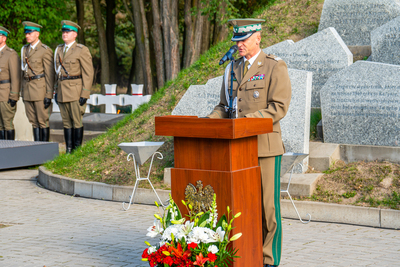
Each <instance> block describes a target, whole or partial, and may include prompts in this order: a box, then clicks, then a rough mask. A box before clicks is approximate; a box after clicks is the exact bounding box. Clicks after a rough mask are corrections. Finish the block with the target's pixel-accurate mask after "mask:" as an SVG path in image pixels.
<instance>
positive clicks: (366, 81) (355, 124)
mask: <svg viewBox="0 0 400 267" xmlns="http://www.w3.org/2000/svg"><path fill="white" fill-rule="evenodd" d="M321 104H322V106H321V111H322V123H323V130H324V141H325V142H327V143H337V144H354V145H376V146H395V147H397V146H400V120H399V118H400V66H397V65H389V64H384V63H376V62H370V61H357V62H356V63H354V64H353V65H351V66H350V67H348V68H347V69H345V70H342V71H340V72H338V73H336V74H335V75H334V76H332V77H331V78H329V80H328V81H327V82H326V84H325V86H324V87H323V88H322V90H321Z"/></svg>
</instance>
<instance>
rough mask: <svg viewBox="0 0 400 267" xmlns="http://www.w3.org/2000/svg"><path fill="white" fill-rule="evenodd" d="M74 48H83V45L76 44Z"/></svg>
mask: <svg viewBox="0 0 400 267" xmlns="http://www.w3.org/2000/svg"><path fill="white" fill-rule="evenodd" d="M76 46H77V47H79V48H83V47H84V45H83V44H77V45H76Z"/></svg>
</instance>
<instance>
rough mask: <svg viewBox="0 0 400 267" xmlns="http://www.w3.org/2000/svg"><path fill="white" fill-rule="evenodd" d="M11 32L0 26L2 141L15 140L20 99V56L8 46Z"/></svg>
mask: <svg viewBox="0 0 400 267" xmlns="http://www.w3.org/2000/svg"><path fill="white" fill-rule="evenodd" d="M9 34H10V32H9V31H8V30H7V29H6V28H4V27H1V26H0V139H7V140H14V139H15V129H14V124H13V120H14V116H15V112H16V111H17V106H16V105H17V101H18V99H19V89H20V79H21V78H20V77H21V76H20V73H21V71H20V70H19V59H18V54H17V52H15V50H14V49H11V48H9V47H8V46H7V44H6V42H7V37H8V35H9Z"/></svg>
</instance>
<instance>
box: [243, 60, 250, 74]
mask: <svg viewBox="0 0 400 267" xmlns="http://www.w3.org/2000/svg"><path fill="white" fill-rule="evenodd" d="M249 64H250V62H249V61H248V60H246V62H245V63H244V70H243V77H244V76H246V73H247V71H248V70H249Z"/></svg>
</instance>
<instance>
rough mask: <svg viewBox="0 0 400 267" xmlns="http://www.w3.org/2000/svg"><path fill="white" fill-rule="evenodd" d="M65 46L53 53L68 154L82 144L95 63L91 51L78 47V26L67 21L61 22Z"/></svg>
mask: <svg viewBox="0 0 400 267" xmlns="http://www.w3.org/2000/svg"><path fill="white" fill-rule="evenodd" d="M61 26H62V28H61V30H62V38H63V41H64V44H61V45H59V46H57V48H56V51H55V52H54V62H55V70H56V74H57V78H58V84H57V89H56V95H55V100H56V101H57V102H58V105H59V107H60V112H61V117H62V121H63V125H64V139H65V145H66V153H71V152H72V150H74V149H75V148H77V147H78V146H80V145H81V144H82V139H83V123H82V118H83V114H85V109H86V101H87V100H88V98H90V89H91V87H92V82H93V75H94V73H93V63H92V55H91V54H90V51H89V49H88V48H87V47H86V46H84V45H82V44H77V43H76V41H75V40H76V37H77V36H78V29H80V27H79V25H78V24H76V23H74V22H72V21H68V20H63V21H61Z"/></svg>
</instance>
